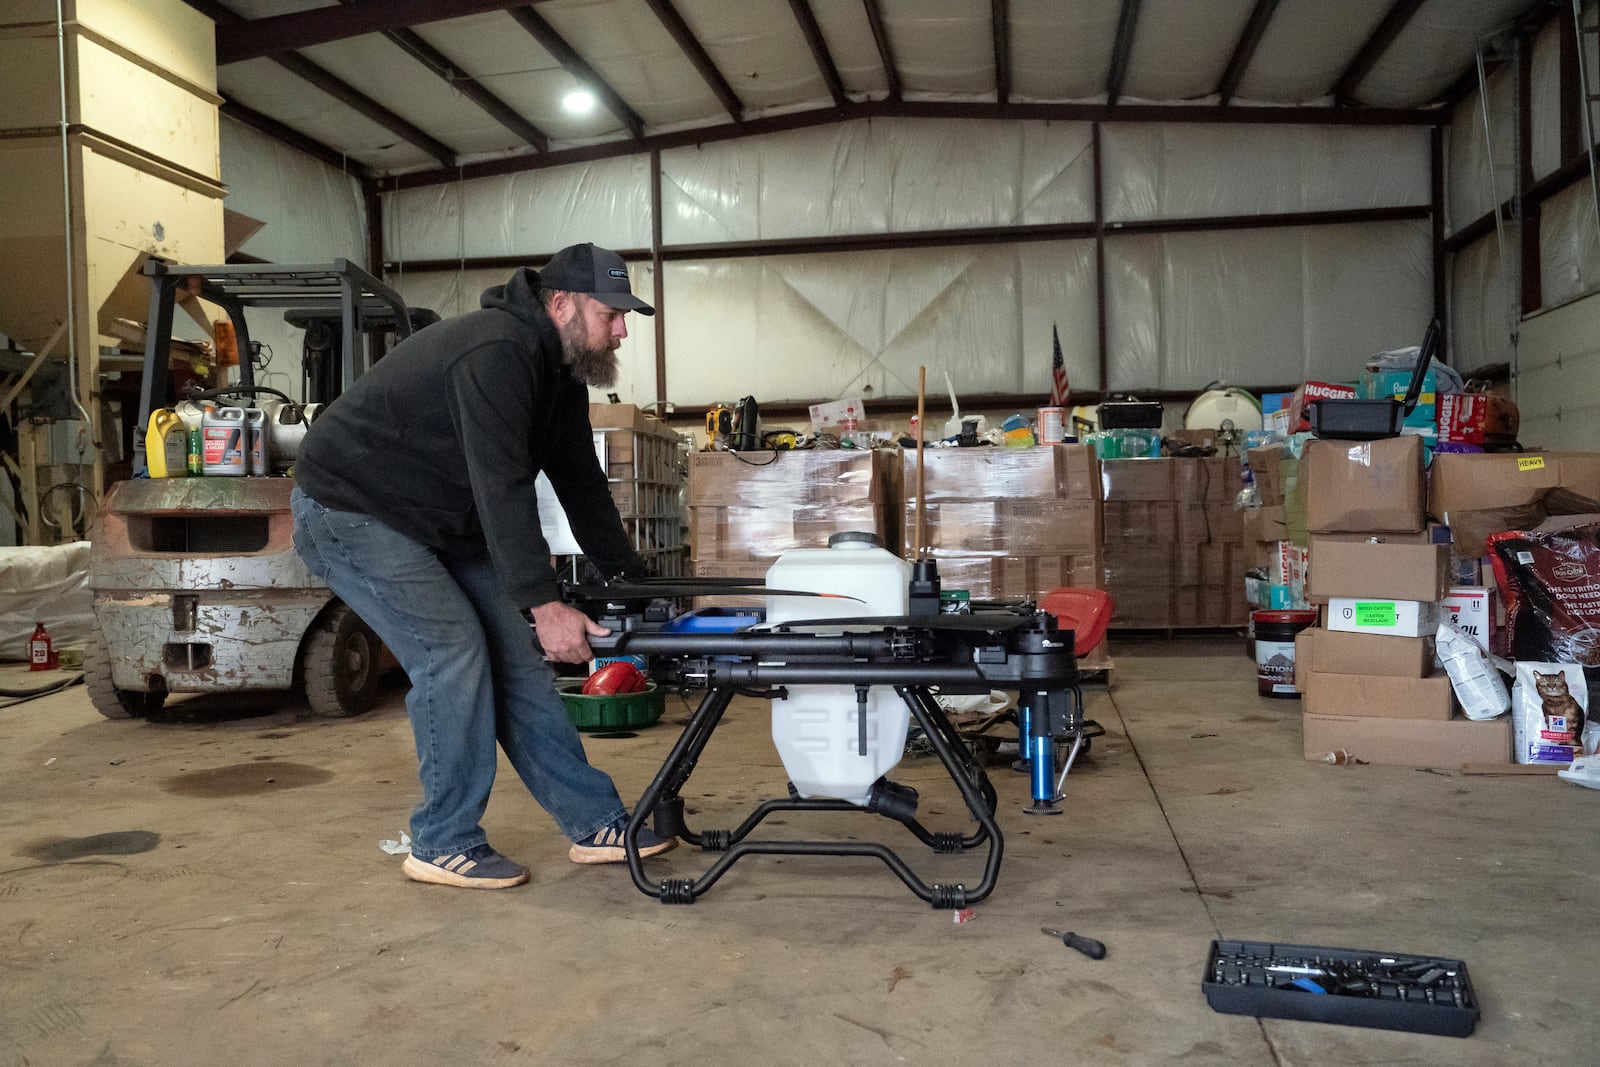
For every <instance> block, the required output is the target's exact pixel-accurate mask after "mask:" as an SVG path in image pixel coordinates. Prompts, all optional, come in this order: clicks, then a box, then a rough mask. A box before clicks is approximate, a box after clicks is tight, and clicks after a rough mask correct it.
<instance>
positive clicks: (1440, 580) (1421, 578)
mask: <svg viewBox="0 0 1600 1067" xmlns="http://www.w3.org/2000/svg"><path fill="white" fill-rule="evenodd" d="M1449 573H1450V549H1449V546H1447V545H1396V544H1371V543H1368V542H1364V541H1330V540H1326V539H1324V538H1322V537H1319V536H1313V537H1312V538H1311V562H1310V569H1309V570H1308V572H1307V574H1306V598H1307V599H1308V600H1310V601H1312V602H1313V603H1321V602H1323V601H1325V600H1328V599H1331V598H1332V597H1381V598H1383V599H1386V600H1430V601H1431V600H1438V599H1439V598H1440V597H1442V596H1444V591H1445V590H1446V589H1448V588H1449V587H1450V581H1449Z"/></svg>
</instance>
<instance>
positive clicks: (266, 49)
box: [185, 0, 540, 66]
mask: <svg viewBox="0 0 1600 1067" xmlns="http://www.w3.org/2000/svg"><path fill="white" fill-rule="evenodd" d="M185 2H189V0H185ZM530 2H532V3H539V2H540V0H450V3H443V4H442V3H439V0H352V2H351V3H349V4H345V5H343V6H336V7H317V8H312V9H311V10H309V11H295V12H292V13H290V14H287V15H272V16H269V17H267V18H259V19H241V20H240V21H238V22H234V23H229V24H228V25H226V26H218V27H217V64H218V65H219V66H221V65H223V64H227V63H238V62H239V61H241V60H245V59H259V58H260V57H262V56H270V55H274V54H276V53H278V52H289V51H293V50H294V49H297V48H309V47H311V46H312V45H316V44H327V43H328V42H330V41H342V40H345V39H346V38H348V37H363V36H366V35H367V34H369V33H382V32H383V31H384V30H397V29H403V28H406V27H410V26H420V25H423V24H424V23H429V22H439V21H442V20H444V19H457V18H462V17H464V16H466V15H476V14H479V13H481V12H484V11H499V10H502V9H504V8H508V7H517V6H520V5H522V4H526V3H530Z"/></svg>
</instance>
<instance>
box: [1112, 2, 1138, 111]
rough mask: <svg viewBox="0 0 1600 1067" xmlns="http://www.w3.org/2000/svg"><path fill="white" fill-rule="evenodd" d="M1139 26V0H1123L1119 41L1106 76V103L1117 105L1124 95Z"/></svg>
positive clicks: (1114, 45)
mask: <svg viewBox="0 0 1600 1067" xmlns="http://www.w3.org/2000/svg"><path fill="white" fill-rule="evenodd" d="M1138 25H1139V0H1122V12H1121V13H1120V14H1119V15H1118V16H1117V39H1116V41H1115V43H1114V44H1112V46H1111V72H1110V73H1109V74H1107V75H1106V103H1107V104H1115V103H1116V102H1117V97H1119V96H1121V95H1122V83H1123V80H1124V79H1125V78H1127V76H1128V57H1129V56H1131V55H1132V54H1133V32H1134V29H1135V28H1136V27H1137V26H1138Z"/></svg>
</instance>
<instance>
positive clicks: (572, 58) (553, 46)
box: [506, 5, 644, 140]
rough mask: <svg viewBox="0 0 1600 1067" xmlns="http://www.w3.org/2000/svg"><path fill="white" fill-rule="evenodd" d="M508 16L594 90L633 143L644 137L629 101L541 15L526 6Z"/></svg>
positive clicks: (510, 11)
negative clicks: (624, 128) (631, 137)
mask: <svg viewBox="0 0 1600 1067" xmlns="http://www.w3.org/2000/svg"><path fill="white" fill-rule="evenodd" d="M506 14H508V15H510V16H511V17H512V18H513V19H515V20H516V22H517V25H519V26H521V27H522V28H523V29H524V30H527V31H528V33H529V35H531V36H532V37H533V39H534V40H535V41H538V42H539V44H540V45H541V46H543V48H544V50H545V51H546V52H549V53H550V54H551V55H552V56H555V57H556V62H557V63H560V64H561V67H562V69H563V70H565V71H566V72H567V73H568V74H571V75H572V76H573V77H574V78H576V79H578V80H579V81H580V82H582V83H583V84H584V85H586V86H588V87H589V88H590V89H593V90H594V95H595V96H597V97H599V98H600V102H601V103H602V104H604V105H605V108H606V110H607V111H609V112H611V114H613V115H614V116H616V118H617V121H618V122H620V123H622V125H623V126H625V127H626V128H627V130H628V133H629V134H631V135H632V136H633V138H634V140H638V139H639V138H640V137H643V136H644V119H642V118H640V117H639V115H638V113H637V112H635V111H634V110H633V108H631V107H629V106H628V104H627V101H625V100H623V99H622V97H621V96H619V95H617V91H616V90H615V89H613V88H611V86H610V85H609V84H608V83H607V82H606V80H605V79H604V78H602V77H600V73H599V71H597V70H595V69H594V68H593V67H591V66H590V65H589V64H588V62H587V61H585V60H584V58H583V57H582V56H580V55H579V54H578V50H577V49H575V48H573V47H572V46H571V45H570V44H568V43H567V40H566V38H565V37H562V36H561V34H559V33H557V32H556V28H555V27H554V26H552V25H550V23H548V22H546V21H545V19H544V17H543V16H542V15H540V14H539V13H538V12H537V11H535V10H534V9H533V8H532V7H531V6H527V5H525V6H522V7H513V8H509V9H507V11H506Z"/></svg>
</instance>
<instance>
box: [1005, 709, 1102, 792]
mask: <svg viewBox="0 0 1600 1067" xmlns="http://www.w3.org/2000/svg"><path fill="white" fill-rule="evenodd" d="M1049 696H1050V697H1057V694H1049ZM1060 696H1061V697H1065V699H1047V700H1044V701H1029V700H1027V699H1024V700H1022V701H1019V702H1018V704H1017V739H1018V746H1017V747H1018V751H1019V756H1020V758H1019V759H1018V760H1017V763H1016V764H1015V768H1016V769H1017V770H1019V771H1023V772H1025V773H1026V774H1027V775H1028V781H1029V786H1030V790H1029V793H1030V796H1031V797H1032V799H1033V803H1032V804H1030V805H1029V806H1028V807H1026V808H1023V809H1022V810H1023V812H1024V813H1026V814H1028V815H1060V814H1061V809H1060V808H1059V807H1057V806H1056V805H1057V804H1058V803H1059V802H1060V801H1061V800H1063V799H1065V794H1064V793H1063V792H1062V790H1063V788H1064V787H1065V786H1066V784H1067V774H1068V772H1070V771H1071V770H1072V764H1073V762H1074V761H1076V760H1077V758H1078V753H1079V752H1080V751H1082V750H1084V749H1087V748H1088V747H1089V744H1090V739H1091V738H1094V737H1099V736H1100V735H1101V734H1103V733H1105V729H1104V727H1102V726H1101V725H1100V724H1099V723H1097V722H1095V721H1093V720H1092V719H1085V718H1084V717H1083V690H1082V689H1081V688H1080V687H1078V686H1076V685H1074V686H1071V687H1070V688H1068V689H1066V690H1065V691H1064V693H1062V694H1060ZM1063 744H1070V745H1071V747H1070V748H1069V749H1068V750H1067V758H1066V760H1065V761H1064V762H1063V763H1062V764H1061V767H1060V774H1059V776H1057V773H1056V756H1057V753H1058V745H1063Z"/></svg>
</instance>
